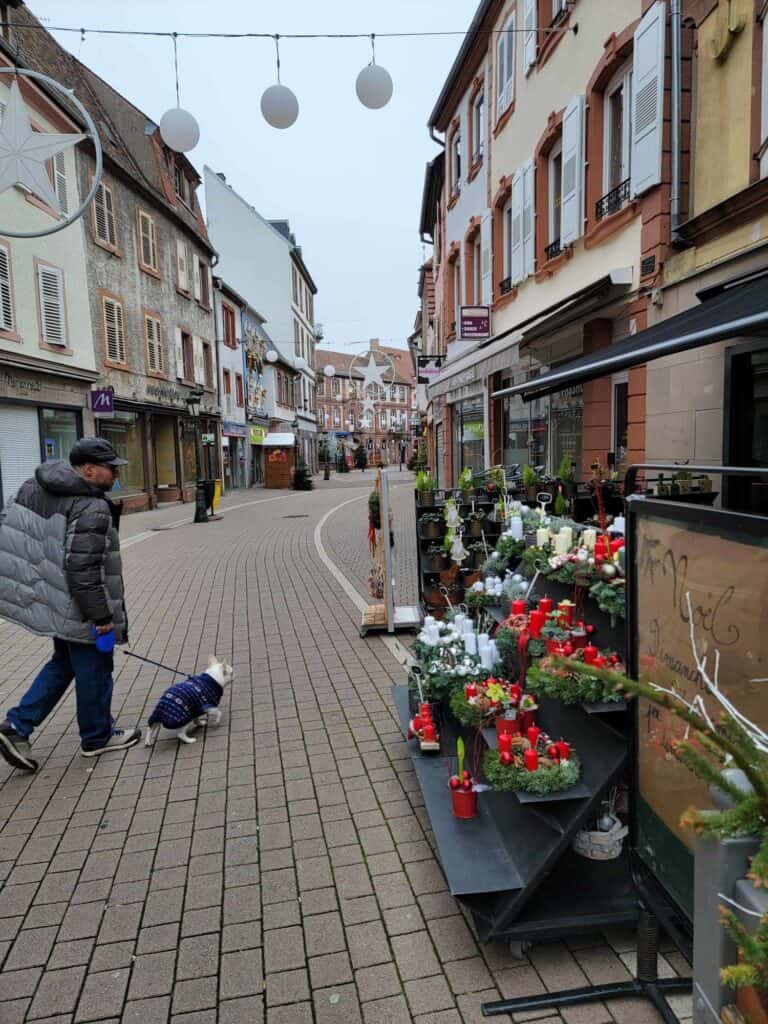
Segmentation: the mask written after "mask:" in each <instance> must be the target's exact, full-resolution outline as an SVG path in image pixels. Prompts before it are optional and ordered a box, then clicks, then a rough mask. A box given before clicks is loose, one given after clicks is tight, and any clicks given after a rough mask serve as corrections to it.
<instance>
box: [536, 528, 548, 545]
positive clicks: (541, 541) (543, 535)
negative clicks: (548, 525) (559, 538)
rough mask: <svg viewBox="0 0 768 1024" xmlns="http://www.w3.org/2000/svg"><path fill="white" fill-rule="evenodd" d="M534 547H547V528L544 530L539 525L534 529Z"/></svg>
mask: <svg viewBox="0 0 768 1024" xmlns="http://www.w3.org/2000/svg"><path fill="white" fill-rule="evenodd" d="M536 547H537V548H548V547H549V530H545V529H543V528H542V527H539V529H538V530H537V531H536Z"/></svg>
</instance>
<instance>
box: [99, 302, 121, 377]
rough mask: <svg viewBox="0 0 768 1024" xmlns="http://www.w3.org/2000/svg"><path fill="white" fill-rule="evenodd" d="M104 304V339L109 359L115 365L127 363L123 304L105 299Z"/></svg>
mask: <svg viewBox="0 0 768 1024" xmlns="http://www.w3.org/2000/svg"><path fill="white" fill-rule="evenodd" d="M102 301H103V304H104V337H105V340H106V347H107V359H109V360H110V362H113V363H124V362H125V325H124V322H123V307H122V303H120V302H117V301H116V300H115V299H107V298H105V299H103V300H102Z"/></svg>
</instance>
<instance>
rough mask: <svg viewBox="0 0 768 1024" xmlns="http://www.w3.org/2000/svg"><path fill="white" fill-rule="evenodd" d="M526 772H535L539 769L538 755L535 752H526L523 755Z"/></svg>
mask: <svg viewBox="0 0 768 1024" xmlns="http://www.w3.org/2000/svg"><path fill="white" fill-rule="evenodd" d="M523 761H524V762H525V768H526V771H529V772H535V771H536V769H537V768H538V767H539V755H538V754H537V753H536V751H535V750H526V751H525V753H524V754H523Z"/></svg>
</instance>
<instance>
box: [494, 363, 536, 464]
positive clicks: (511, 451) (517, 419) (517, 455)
mask: <svg viewBox="0 0 768 1024" xmlns="http://www.w3.org/2000/svg"><path fill="white" fill-rule="evenodd" d="M520 380H522V378H521V379H520ZM520 380H518V379H517V378H516V377H515V378H511V377H510V378H507V379H506V380H503V381H502V384H501V386H502V388H509V387H512V386H513V385H514V384H518V383H520ZM529 435H530V410H529V408H528V406H527V405H526V404H525V402H524V401H523V400H522V398H521V397H520V395H507V396H506V397H505V398H502V400H501V458H502V462H503V464H504V465H505V466H508V467H511V466H525V465H526V464H527V463H528V458H529V450H528V441H529Z"/></svg>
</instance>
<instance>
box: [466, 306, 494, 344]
mask: <svg viewBox="0 0 768 1024" xmlns="http://www.w3.org/2000/svg"><path fill="white" fill-rule="evenodd" d="M459 327H460V330H461V337H462V338H465V339H470V338H471V339H472V340H478V341H479V340H481V339H483V338H490V336H491V308H490V306H461V308H460V310H459Z"/></svg>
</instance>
